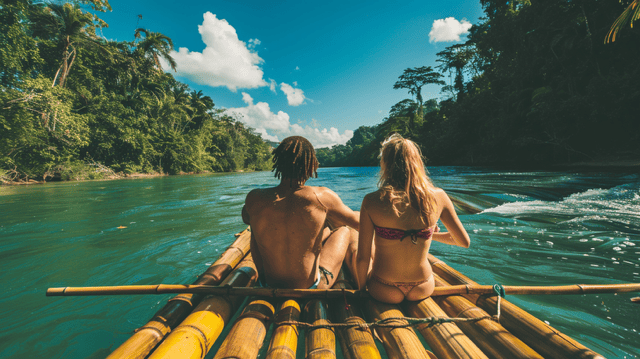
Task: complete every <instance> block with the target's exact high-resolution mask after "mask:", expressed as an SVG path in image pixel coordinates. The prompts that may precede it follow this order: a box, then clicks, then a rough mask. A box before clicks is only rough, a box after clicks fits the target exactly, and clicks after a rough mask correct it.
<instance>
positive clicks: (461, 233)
mask: <svg viewBox="0 0 640 359" xmlns="http://www.w3.org/2000/svg"><path fill="white" fill-rule="evenodd" d="M438 202H439V203H442V204H443V206H442V213H441V214H440V220H441V221H442V224H444V226H445V227H447V231H448V232H444V233H434V234H433V237H432V238H433V240H434V241H437V242H441V243H446V244H451V245H454V246H460V247H464V248H469V244H471V239H470V238H469V234H468V233H467V231H466V230H465V229H464V227H463V226H462V222H460V219H459V218H458V215H457V214H456V209H455V207H454V206H453V203H452V202H451V199H450V198H449V196H448V195H447V194H446V193H445V192H444V191H441V192H440V193H438Z"/></svg>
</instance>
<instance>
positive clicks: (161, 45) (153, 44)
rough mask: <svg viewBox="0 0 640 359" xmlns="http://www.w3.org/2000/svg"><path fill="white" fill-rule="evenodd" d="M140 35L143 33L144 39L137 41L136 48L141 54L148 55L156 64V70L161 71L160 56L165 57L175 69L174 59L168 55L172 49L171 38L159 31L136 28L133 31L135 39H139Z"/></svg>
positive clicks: (174, 69)
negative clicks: (134, 31)
mask: <svg viewBox="0 0 640 359" xmlns="http://www.w3.org/2000/svg"><path fill="white" fill-rule="evenodd" d="M142 35H144V40H142V41H140V42H139V43H138V45H137V46H136V49H137V50H138V51H140V52H142V54H143V55H145V56H150V57H151V58H152V59H153V62H154V63H155V64H156V68H157V69H158V71H160V72H162V65H160V58H163V59H165V60H166V61H167V62H168V63H169V66H171V68H172V69H173V71H176V66H177V64H176V61H175V60H174V59H173V57H171V55H170V53H171V50H173V41H171V38H169V37H168V36H166V35H163V34H161V33H159V32H153V31H149V30H147V29H143V28H137V29H136V33H135V37H136V39H139V38H140V37H141V36H142Z"/></svg>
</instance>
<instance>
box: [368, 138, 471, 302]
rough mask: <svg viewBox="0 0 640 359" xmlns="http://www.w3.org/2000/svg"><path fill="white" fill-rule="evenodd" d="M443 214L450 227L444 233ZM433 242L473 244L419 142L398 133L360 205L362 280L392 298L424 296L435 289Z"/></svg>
mask: <svg viewBox="0 0 640 359" xmlns="http://www.w3.org/2000/svg"><path fill="white" fill-rule="evenodd" d="M438 219H439V220H441V221H442V223H443V224H444V226H445V227H446V228H447V230H448V232H439V228H438V225H437V222H438ZM431 241H438V242H442V243H446V244H451V245H456V246H460V247H465V248H468V247H469V243H470V240H469V235H468V234H467V231H465V229H464V227H463V226H462V223H460V219H458V216H457V214H456V211H455V209H454V207H453V204H452V203H451V200H450V199H449V197H448V196H447V194H446V193H445V192H444V191H443V190H442V189H440V188H436V187H434V186H433V184H432V183H431V180H430V179H429V177H428V176H427V173H426V171H425V168H424V162H423V161H422V154H421V152H420V149H419V148H418V146H417V145H416V144H415V143H414V142H413V141H411V140H408V139H404V138H402V136H400V135H397V134H395V135H392V136H391V137H389V138H388V139H387V140H386V141H385V142H384V143H383V144H382V150H381V154H380V182H379V189H378V190H377V191H375V192H372V193H369V194H367V195H366V196H365V197H364V200H363V201H362V207H361V208H360V235H359V241H358V253H357V257H356V268H357V270H356V280H357V282H358V287H359V289H364V288H365V286H366V287H367V289H368V290H369V293H370V294H371V296H372V297H373V298H375V299H377V300H379V301H382V302H386V303H400V302H402V301H403V300H405V299H406V300H410V301H416V300H422V299H424V298H427V297H429V296H430V295H431V293H433V288H434V280H433V273H432V271H431V265H430V264H429V261H428V260H427V254H428V253H429V247H430V246H431Z"/></svg>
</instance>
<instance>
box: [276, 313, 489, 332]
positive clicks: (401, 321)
mask: <svg viewBox="0 0 640 359" xmlns="http://www.w3.org/2000/svg"><path fill="white" fill-rule="evenodd" d="M493 318H494V317H492V316H489V315H487V316H484V317H479V318H449V317H428V318H410V317H392V318H385V319H380V320H376V321H375V322H371V323H326V324H310V323H306V322H299V321H295V320H290V321H283V322H276V324H277V325H295V326H299V327H302V328H304V329H320V328H324V329H331V328H341V329H349V328H358V329H360V330H369V329H372V328H376V327H379V328H409V327H416V326H419V325H422V324H427V328H431V327H432V326H435V325H438V324H445V323H460V322H462V323H466V322H477V321H480V320H484V319H493Z"/></svg>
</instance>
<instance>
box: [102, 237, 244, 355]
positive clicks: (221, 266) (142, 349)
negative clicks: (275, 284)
mask: <svg viewBox="0 0 640 359" xmlns="http://www.w3.org/2000/svg"><path fill="white" fill-rule="evenodd" d="M250 240H251V233H250V232H249V231H247V230H245V231H243V232H241V233H240V234H239V235H238V238H237V239H236V240H235V242H234V243H232V244H231V245H230V246H229V247H228V248H227V250H225V251H224V253H222V255H221V256H220V258H218V260H216V261H215V262H214V263H213V264H212V265H211V266H210V267H209V268H208V269H207V270H206V271H205V272H204V273H203V274H202V275H201V276H200V277H199V278H198V279H197V280H196V282H195V284H208V285H215V284H219V283H220V282H222V280H223V279H224V278H225V277H226V276H227V275H228V274H229V273H230V272H231V270H232V269H233V268H235V267H236V266H237V265H238V263H240V261H241V260H242V258H244V256H245V255H246V254H247V253H248V252H249V242H250ZM202 298H203V296H202V295H194V294H180V295H177V296H175V297H173V298H172V299H170V300H169V302H168V303H167V304H166V305H165V306H164V307H163V308H162V309H160V310H159V311H158V312H156V314H155V315H154V316H153V317H152V318H151V319H150V320H149V322H148V323H147V324H145V325H144V326H142V327H141V328H138V329H137V330H136V332H135V333H134V334H133V335H132V336H131V337H129V339H127V340H126V341H125V342H124V343H122V344H121V345H120V346H119V347H118V348H117V349H116V350H114V351H113V352H112V353H111V354H110V355H109V356H108V357H107V359H118V358H123V359H124V358H136V359H137V358H140V359H142V358H144V357H146V356H147V354H149V352H151V350H153V348H155V347H156V345H158V343H160V341H162V339H163V338H164V337H165V336H166V335H167V333H169V332H170V331H171V330H172V329H173V328H175V327H176V325H178V324H179V323H180V322H181V321H182V320H183V319H184V318H186V317H187V315H188V314H189V313H190V312H191V310H192V309H193V308H194V307H195V306H196V305H198V303H199V302H200V301H201V300H202Z"/></svg>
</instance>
